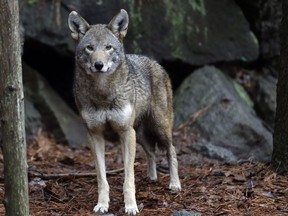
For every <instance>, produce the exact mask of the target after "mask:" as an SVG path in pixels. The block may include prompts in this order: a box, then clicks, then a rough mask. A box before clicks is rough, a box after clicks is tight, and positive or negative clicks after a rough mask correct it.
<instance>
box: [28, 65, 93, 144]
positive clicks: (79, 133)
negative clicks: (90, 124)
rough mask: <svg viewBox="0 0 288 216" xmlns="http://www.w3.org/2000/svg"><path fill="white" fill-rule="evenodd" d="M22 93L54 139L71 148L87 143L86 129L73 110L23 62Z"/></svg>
mask: <svg viewBox="0 0 288 216" xmlns="http://www.w3.org/2000/svg"><path fill="white" fill-rule="evenodd" d="M23 74H24V93H25V96H27V97H29V98H30V99H31V102H32V103H33V106H34V107H35V108H36V109H37V111H38V112H39V113H40V115H41V119H42V122H43V129H44V130H48V131H49V132H51V133H52V134H53V135H54V136H55V138H56V141H57V142H59V143H67V144H68V145H69V146H70V147H72V148H78V147H81V145H85V144H87V138H86V136H87V131H86V128H85V126H84V124H83V122H82V121H81V120H80V117H79V116H77V115H76V114H75V113H74V111H73V110H72V109H71V108H70V107H69V106H68V105H67V104H66V103H65V102H64V101H63V100H62V98H60V96H59V95H58V94H57V93H56V92H55V91H54V90H53V89H52V88H51V86H50V85H49V84H48V83H47V81H46V80H45V79H44V78H43V77H42V76H41V75H40V74H38V73H37V71H35V70H33V69H32V68H30V67H29V66H27V65H26V64H25V63H24V64H23Z"/></svg>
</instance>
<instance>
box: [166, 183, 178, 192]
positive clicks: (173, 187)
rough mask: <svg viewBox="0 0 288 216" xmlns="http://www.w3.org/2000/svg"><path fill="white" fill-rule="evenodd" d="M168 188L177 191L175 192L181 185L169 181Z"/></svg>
mask: <svg viewBox="0 0 288 216" xmlns="http://www.w3.org/2000/svg"><path fill="white" fill-rule="evenodd" d="M169 189H170V190H171V191H172V192H174V193H177V192H179V191H181V185H180V183H170V185H169Z"/></svg>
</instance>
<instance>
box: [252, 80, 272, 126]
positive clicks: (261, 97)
mask: <svg viewBox="0 0 288 216" xmlns="http://www.w3.org/2000/svg"><path fill="white" fill-rule="evenodd" d="M255 81H256V84H257V89H256V95H257V96H256V98H255V110H256V111H257V113H258V115H259V116H260V117H261V118H262V119H263V120H264V121H265V122H266V123H268V124H269V125H270V126H271V127H272V128H273V127H274V119H275V114H276V89H277V79H276V78H275V77H273V76H271V75H267V74H259V75H258V76H256V78H255Z"/></svg>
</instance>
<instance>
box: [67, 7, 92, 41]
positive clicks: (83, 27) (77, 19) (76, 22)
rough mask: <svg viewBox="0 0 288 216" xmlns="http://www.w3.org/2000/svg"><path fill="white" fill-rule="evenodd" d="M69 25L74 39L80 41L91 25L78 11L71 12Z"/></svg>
mask: <svg viewBox="0 0 288 216" xmlns="http://www.w3.org/2000/svg"><path fill="white" fill-rule="evenodd" d="M68 25H69V28H70V30H71V36H72V38H73V39H75V40H77V41H79V40H80V39H81V38H82V37H83V36H84V35H85V33H86V32H87V31H88V29H89V28H90V25H89V24H88V23H87V22H86V20H85V19H83V18H82V17H81V16H80V15H79V14H78V13H77V12H76V11H72V12H71V13H70V14H69V18H68Z"/></svg>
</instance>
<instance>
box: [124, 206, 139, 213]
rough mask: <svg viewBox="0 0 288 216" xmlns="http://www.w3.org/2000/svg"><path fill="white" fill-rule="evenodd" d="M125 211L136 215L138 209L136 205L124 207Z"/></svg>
mask: <svg viewBox="0 0 288 216" xmlns="http://www.w3.org/2000/svg"><path fill="white" fill-rule="evenodd" d="M125 213H126V214H128V215H136V214H137V213H139V210H138V208H137V206H136V207H125Z"/></svg>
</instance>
